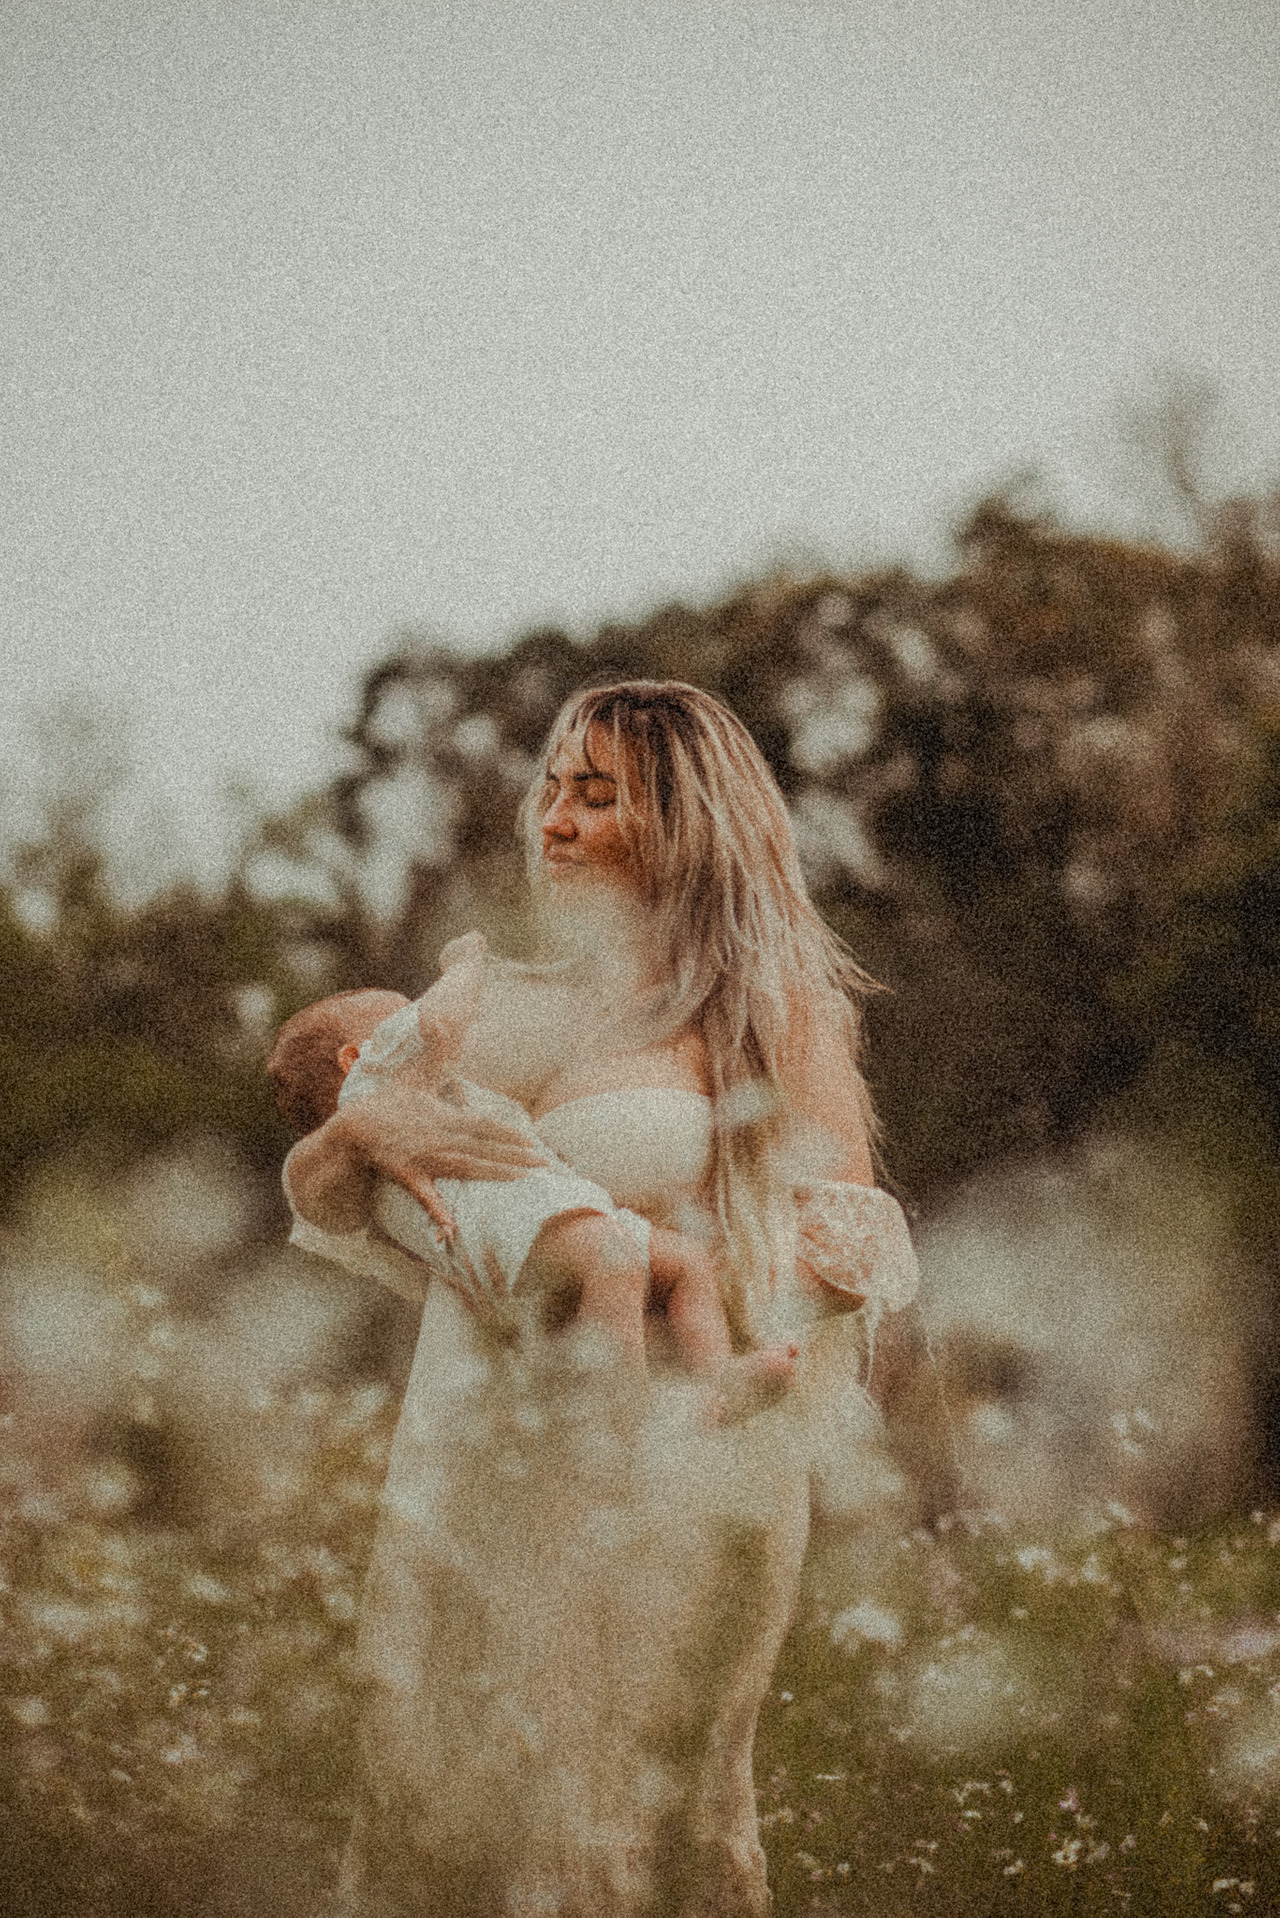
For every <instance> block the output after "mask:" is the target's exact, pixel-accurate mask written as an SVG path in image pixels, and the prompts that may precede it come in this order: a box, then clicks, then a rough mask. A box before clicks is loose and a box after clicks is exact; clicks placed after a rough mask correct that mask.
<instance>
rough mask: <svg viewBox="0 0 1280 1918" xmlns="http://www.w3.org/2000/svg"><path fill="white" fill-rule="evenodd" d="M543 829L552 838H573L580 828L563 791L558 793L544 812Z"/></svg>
mask: <svg viewBox="0 0 1280 1918" xmlns="http://www.w3.org/2000/svg"><path fill="white" fill-rule="evenodd" d="M542 830H543V832H544V833H546V834H548V836H549V837H550V838H552V839H572V838H573V837H574V836H575V834H576V832H577V830H578V829H577V827H576V826H575V825H574V823H573V814H572V813H571V812H570V810H569V807H568V804H567V803H566V800H565V795H564V794H563V793H557V794H556V796H555V798H554V799H553V800H552V802H551V804H550V805H549V806H548V807H547V810H546V811H545V812H544V813H543V815H542Z"/></svg>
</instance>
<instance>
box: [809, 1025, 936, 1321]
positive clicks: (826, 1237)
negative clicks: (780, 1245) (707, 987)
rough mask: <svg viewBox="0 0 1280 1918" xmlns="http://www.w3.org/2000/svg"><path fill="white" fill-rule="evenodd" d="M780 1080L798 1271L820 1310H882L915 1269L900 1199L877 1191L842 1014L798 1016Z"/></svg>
mask: <svg viewBox="0 0 1280 1918" xmlns="http://www.w3.org/2000/svg"><path fill="white" fill-rule="evenodd" d="M796 1028H797V1034H798V1036H797V1039H796V1042H795V1044H794V1046H793V1049H792V1058H791V1060H790V1061H789V1062H784V1074H783V1084H784V1089H785V1091H786V1093H787V1097H788V1103H789V1106H790V1110H791V1114H792V1137H791V1167H790V1171H791V1178H792V1183H793V1185H794V1187H795V1192H796V1199H797V1203H798V1208H799V1210H798V1221H797V1222H798V1225H799V1244H798V1248H797V1252H798V1256H797V1260H796V1273H797V1277H798V1279H799V1282H800V1285H801V1288H802V1290H803V1291H805V1292H807V1293H808V1294H809V1295H810V1296H811V1297H812V1298H813V1299H814V1300H815V1302H819V1301H820V1302H821V1303H822V1304H823V1306H824V1308H825V1309H826V1310H828V1311H829V1310H831V1309H832V1308H833V1307H838V1308H839V1309H843V1310H845V1311H849V1310H857V1309H858V1308H859V1307H860V1306H863V1305H868V1304H869V1305H870V1306H871V1308H872V1309H873V1311H874V1312H875V1314H876V1315H877V1316H878V1315H879V1313H880V1312H881V1311H882V1310H883V1309H886V1308H887V1309H888V1310H889V1311H895V1310H897V1309H898V1308H899V1307H900V1306H902V1305H905V1304H906V1303H907V1301H908V1300H909V1299H910V1298H912V1297H913V1296H914V1294H915V1290H916V1286H917V1284H918V1278H919V1275H918V1270H917V1267H916V1258H915V1252H914V1249H913V1247H912V1244H911V1235H910V1233H909V1232H908V1230H907V1222H906V1220H905V1218H904V1217H903V1214H902V1208H901V1206H900V1205H899V1204H898V1202H897V1200H896V1199H894V1198H892V1197H891V1196H890V1195H889V1193H887V1192H882V1191H879V1190H878V1189H877V1187H876V1183H875V1176H876V1175H875V1166H874V1163H873V1161H872V1157H871V1143H870V1139H869V1137H868V1132H867V1112H868V1107H867V1103H866V1093H865V1089H864V1087H863V1084H862V1081H861V1078H860V1077H859V1074H858V1070H857V1067H856V1066H855V1064H854V1062H853V1058H852V1056H851V1054H850V1049H849V1043H848V1038H847V1034H846V1031H845V1030H844V1029H843V1024H842V1021H841V1020H840V1019H839V1018H838V1016H837V1015H836V1014H835V1013H833V1012H828V1011H827V1010H826V1009H825V1008H819V1009H818V1010H816V1011H810V1010H808V1009H806V1013H805V1015H804V1016H802V1018H800V1019H798V1020H797V1021H796Z"/></svg>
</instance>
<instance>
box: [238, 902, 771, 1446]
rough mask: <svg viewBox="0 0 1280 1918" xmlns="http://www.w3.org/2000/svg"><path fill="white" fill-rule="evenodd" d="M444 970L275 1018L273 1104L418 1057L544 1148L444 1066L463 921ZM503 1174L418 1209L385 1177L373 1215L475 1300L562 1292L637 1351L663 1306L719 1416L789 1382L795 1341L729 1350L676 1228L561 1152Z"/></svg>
mask: <svg viewBox="0 0 1280 1918" xmlns="http://www.w3.org/2000/svg"><path fill="white" fill-rule="evenodd" d="M442 964H443V966H444V968H445V970H444V973H443V976H442V977H441V978H440V979H439V980H438V981H437V982H436V984H435V985H434V986H433V987H432V988H431V990H430V991H429V992H427V993H425V994H424V995H423V997H422V998H421V999H419V1000H417V1001H414V1002H411V1001H410V1000H408V999H406V998H405V997H404V996H403V994H401V993H393V992H380V991H363V992H348V993H337V994H335V995H333V996H332V997H330V998H328V999H321V1000H319V1001H318V1002H317V1003H316V1004H315V1005H312V1006H307V1007H306V1008H304V1010H303V1011H301V1012H299V1013H297V1014H295V1016H294V1017H293V1018H292V1019H290V1020H289V1021H288V1023H287V1024H286V1025H285V1026H283V1027H282V1028H281V1031H280V1033H279V1036H278V1037H277V1039H276V1043H275V1047H274V1049H273V1051H272V1054H271V1058H270V1060H269V1062H268V1068H267V1070H268V1074H269V1076H270V1079H271V1083H272V1087H273V1090H274V1091H275V1094H276V1099H277V1102H278V1103H279V1105H280V1107H281V1110H282V1111H283V1112H284V1114H285V1116H286V1118H288V1119H289V1120H290V1122H291V1123H292V1124H293V1125H294V1126H295V1127H296V1128H297V1129H298V1130H299V1131H301V1132H307V1131H310V1130H312V1129H313V1128H314V1127H316V1126H318V1125H321V1124H322V1123H323V1122H324V1120H325V1119H327V1118H328V1117H329V1116H330V1114H331V1113H333V1112H334V1111H336V1109H337V1107H338V1105H339V1104H340V1103H343V1104H345V1103H346V1102H347V1101H349V1100H351V1099H357V1098H367V1097H368V1096H369V1095H370V1094H371V1093H373V1092H376V1090H377V1088H378V1086H379V1084H380V1083H383V1082H385V1080H386V1078H387V1076H388V1075H390V1074H392V1073H395V1072H398V1071H400V1070H401V1068H403V1067H404V1066H406V1065H408V1063H409V1062H410V1061H411V1060H417V1061H419V1062H420V1063H419V1066H418V1070H417V1073H416V1075H415V1076H416V1079H417V1082H418V1083H419V1084H421V1085H423V1086H424V1087H425V1088H427V1089H429V1090H434V1091H436V1092H437V1093H438V1094H439V1095H440V1096H441V1097H443V1098H448V1099H451V1100H453V1101H454V1102H455V1103H460V1104H463V1105H465V1106H466V1107H468V1108H469V1109H470V1110H472V1111H475V1112H479V1113H481V1114H483V1115H484V1116H486V1117H489V1118H494V1119H498V1120H501V1121H502V1122H503V1123H504V1124H506V1125H511V1126H514V1127H516V1128H517V1129H518V1130H519V1131H521V1132H523V1133H524V1134H525V1135H526V1137H527V1138H528V1139H529V1142H530V1143H531V1144H532V1145H535V1146H537V1147H538V1148H539V1150H541V1151H543V1152H545V1151H546V1148H545V1147H544V1146H543V1144H542V1141H541V1140H540V1139H539V1138H538V1135H537V1132H536V1130H535V1128H534V1125H533V1121H532V1120H531V1118H530V1117H529V1114H528V1113H527V1112H526V1111H525V1110H524V1108H523V1106H520V1105H518V1104H517V1103H516V1102H515V1101H514V1100H513V1099H508V1098H506V1097H504V1096H503V1095H502V1094H501V1093H496V1092H491V1091H488V1090H486V1089H485V1088H484V1087H482V1086H477V1085H474V1084H472V1083H471V1082H470V1081H468V1080H463V1079H459V1078H457V1077H456V1076H455V1075H454V1072H453V1068H454V1066H455V1065H456V1062H457V1060H458V1058H459V1056H460V1054H461V1051H462V1045H463V1040H464V1038H465V1035H466V1032H467V1028H468V1027H469V1026H470V1025H471V1023H472V1021H473V1020H474V1018H475V1016H476V1012H477V1009H478V1005H479V999H480V991H481V985H482V979H483V971H484V942H483V940H482V939H481V938H480V937H479V935H478V934H472V935H468V937H467V938H465V939H459V940H455V941H454V942H453V943H452V945H450V946H446V948H445V950H444V953H443V954H442ZM548 1158H549V1160H550V1163H549V1164H547V1165H546V1166H541V1167H537V1166H535V1167H533V1168H531V1169H530V1170H529V1171H528V1172H526V1173H525V1174H524V1175H523V1176H522V1177H520V1178H519V1179H515V1180H509V1181H507V1180H500V1181H495V1180H484V1179H441V1180H440V1181H439V1184H438V1186H437V1185H435V1184H434V1183H433V1184H432V1185H431V1191H432V1194H433V1195H434V1197H435V1200H436V1205H435V1206H434V1207H429V1206H428V1204H426V1203H422V1202H420V1201H419V1200H417V1199H415V1198H413V1197H412V1196H411V1195H410V1194H409V1193H408V1192H406V1191H405V1190H404V1188H403V1187H401V1186H399V1185H396V1184H394V1183H392V1182H390V1181H385V1182H382V1183H380V1184H379V1186H378V1188H377V1196H376V1198H375V1201H374V1217H375V1220H376V1222H377V1224H378V1225H379V1226H381V1228H382V1229H383V1231H385V1232H386V1233H387V1234H388V1236H389V1237H390V1238H392V1239H393V1240H395V1242H396V1243H397V1244H398V1245H400V1246H402V1247H403V1248H404V1249H405V1250H406V1251H408V1252H411V1253H414V1254H415V1255H416V1256H417V1257H419V1258H421V1259H424V1260H425V1261H426V1262H427V1263H428V1264H429V1265H431V1266H432V1267H433V1269H435V1270H436V1271H443V1273H444V1274H445V1276H446V1277H447V1278H448V1279H449V1280H450V1282H451V1283H452V1284H454V1285H455V1286H456V1287H457V1288H458V1289H459V1290H460V1291H461V1292H462V1293H463V1295H464V1296H465V1297H466V1298H467V1300H468V1302H469V1303H470V1304H471V1305H472V1306H473V1307H474V1308H475V1309H477V1310H479V1311H483V1310H484V1309H485V1307H486V1306H490V1307H491V1306H493V1305H494V1304H497V1303H500V1302H502V1301H503V1300H505V1299H507V1298H509V1297H511V1295H512V1293H513V1292H514V1291H515V1289H516V1287H517V1286H519V1287H520V1289H521V1290H522V1291H528V1290H542V1291H544V1292H545V1293H549V1294H552V1295H554V1294H555V1293H556V1292H558V1291H564V1292H567V1293H568V1294H570V1295H571V1296H573V1297H575V1298H576V1300H577V1312H576V1316H577V1319H578V1322H579V1323H581V1324H585V1325H594V1326H597V1327H599V1328H600V1329H601V1330H602V1331H605V1332H607V1333H608V1334H610V1335H611V1337H612V1338H613V1339H614V1340H615V1341H617V1342H618V1344H619V1345H620V1346H621V1347H622V1349H623V1351H624V1352H625V1353H626V1355H627V1356H628V1357H629V1358H630V1359H631V1360H632V1362H634V1363H637V1364H640V1365H642V1364H643V1361H644V1318H645V1310H646V1307H647V1305H648V1303H649V1300H650V1297H651V1296H653V1297H656V1298H657V1299H658V1300H659V1301H660V1302H661V1303H662V1304H663V1305H664V1307H665V1311H666V1318H667V1324H668V1327H669V1330H670V1333H671V1337H672V1342H673V1344H674V1347H675V1351H676V1355H677V1357H678V1358H679V1359H680V1360H681V1362H682V1363H683V1364H685V1365H686V1366H687V1367H688V1368H689V1370H690V1371H691V1372H693V1373H695V1374H697V1375H699V1376H702V1377H704V1378H706V1379H708V1381H709V1382H712V1383H713V1384H714V1385H715V1386H716V1388H717V1390H718V1392H719V1394H720V1412H721V1416H724V1417H728V1416H740V1415H742V1414H743V1413H745V1412H746V1411H748V1410H750V1409H753V1408H754V1406H756V1405H758V1404H760V1403H763V1402H764V1401H766V1400H768V1399H770V1398H772V1397H774V1396H776V1395H777V1394H778V1393H779V1392H780V1391H783V1390H785V1388H786V1387H787V1386H788V1385H789V1384H790V1383H791V1380H792V1377H793V1373H794V1361H795V1357H796V1348H795V1347H794V1346H788V1345H769V1346H765V1347H762V1348H761V1349H760V1350H758V1351H755V1352H749V1353H746V1354H743V1355H742V1356H740V1357H737V1358H734V1357H733V1353H732V1345H731V1342H730V1337H729V1327H728V1321H727V1319H726V1317H725V1311H724V1305H723V1302H722V1300H721V1296H720V1289H719V1285H718V1283H717V1280H716V1272H715V1266H714V1262H713V1260H712V1259H711V1257H710V1255H709V1253H708V1252H707V1250H706V1248H705V1247H704V1246H703V1245H701V1244H700V1243H699V1242H698V1240H697V1239H696V1238H694V1237H692V1236H691V1235H690V1234H688V1233H684V1232H672V1231H668V1230H665V1229H663V1228H661V1227H658V1226H653V1225H650V1223H649V1221H648V1220H647V1219H643V1218H640V1217H639V1216H638V1215H637V1214H636V1213H634V1212H629V1211H627V1210H626V1209H625V1208H624V1207H621V1206H618V1205H615V1203H614V1201H613V1200H612V1199H611V1198H610V1196H609V1194H608V1193H607V1192H606V1191H605V1190H604V1188H603V1187H602V1186H600V1185H597V1184H596V1183H595V1182H594V1181H592V1180H589V1179H584V1178H582V1177H580V1176H579V1174H578V1173H576V1172H575V1171H574V1170H573V1168H572V1167H571V1166H569V1165H567V1164H566V1163H565V1162H564V1161H563V1160H559V1159H555V1158H554V1157H553V1156H552V1155H548Z"/></svg>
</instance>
